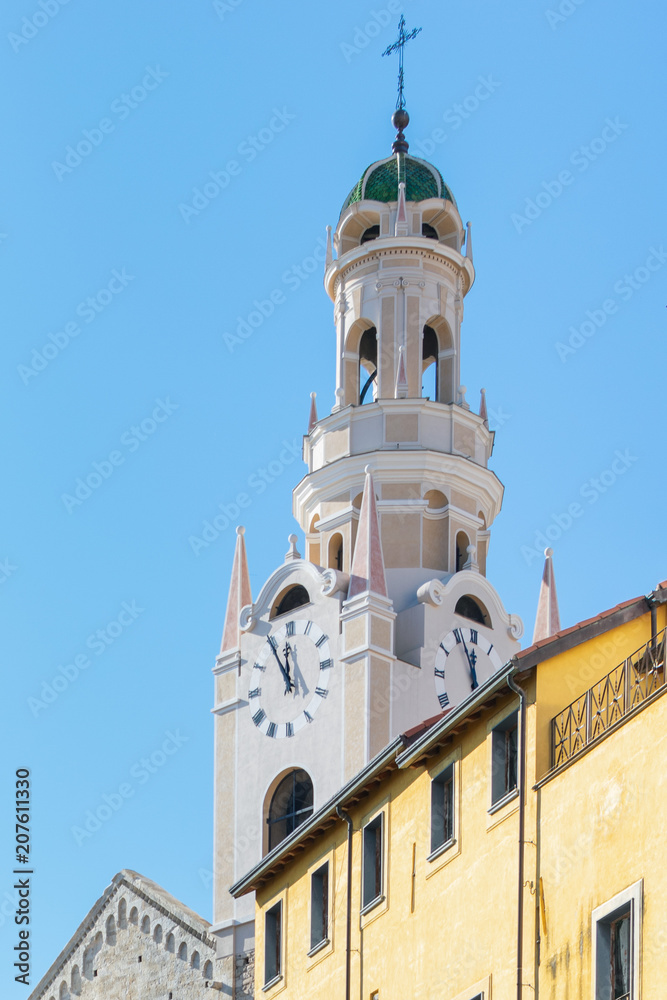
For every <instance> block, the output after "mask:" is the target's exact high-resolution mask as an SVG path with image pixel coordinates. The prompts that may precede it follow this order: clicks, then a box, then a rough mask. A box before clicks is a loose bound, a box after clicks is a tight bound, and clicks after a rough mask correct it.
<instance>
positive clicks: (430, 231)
mask: <svg viewBox="0 0 667 1000" xmlns="http://www.w3.org/2000/svg"><path fill="white" fill-rule="evenodd" d="M422 236H425V237H426V239H427V240H437V238H438V233H437V230H436V229H434V228H433V226H430V225H429V224H428V222H422Z"/></svg>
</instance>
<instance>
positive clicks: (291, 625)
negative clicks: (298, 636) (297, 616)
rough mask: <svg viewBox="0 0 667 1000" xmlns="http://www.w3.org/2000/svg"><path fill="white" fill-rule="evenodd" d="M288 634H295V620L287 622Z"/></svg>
mask: <svg viewBox="0 0 667 1000" xmlns="http://www.w3.org/2000/svg"><path fill="white" fill-rule="evenodd" d="M287 635H294V622H288V623H287Z"/></svg>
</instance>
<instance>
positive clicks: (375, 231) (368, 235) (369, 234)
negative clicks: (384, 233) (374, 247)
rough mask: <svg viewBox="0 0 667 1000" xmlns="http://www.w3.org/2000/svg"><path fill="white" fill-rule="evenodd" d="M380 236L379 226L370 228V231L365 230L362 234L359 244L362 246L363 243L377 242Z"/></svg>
mask: <svg viewBox="0 0 667 1000" xmlns="http://www.w3.org/2000/svg"><path fill="white" fill-rule="evenodd" d="M379 235H380V227H379V226H369V227H368V229H365V230H364V231H363V233H362V234H361V239H360V241H359V244H360V245H361V244H362V243H368V241H369V240H376V239H377V238H378V236H379Z"/></svg>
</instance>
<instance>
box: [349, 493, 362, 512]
mask: <svg viewBox="0 0 667 1000" xmlns="http://www.w3.org/2000/svg"><path fill="white" fill-rule="evenodd" d="M363 499H364V494H363V493H357V495H356V497H355V498H354V500H353V501H352V506H353V507H354V509H355V510H361V501H362V500H363Z"/></svg>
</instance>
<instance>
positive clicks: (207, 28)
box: [0, 0, 667, 997]
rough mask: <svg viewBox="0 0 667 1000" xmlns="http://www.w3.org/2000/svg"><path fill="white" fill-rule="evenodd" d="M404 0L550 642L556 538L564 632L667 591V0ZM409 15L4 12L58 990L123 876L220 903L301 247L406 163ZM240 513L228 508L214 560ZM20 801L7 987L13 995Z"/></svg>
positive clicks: (10, 469) (17, 722) (39, 939)
mask: <svg viewBox="0 0 667 1000" xmlns="http://www.w3.org/2000/svg"><path fill="white" fill-rule="evenodd" d="M404 9H405V14H406V18H407V21H408V27H409V28H410V27H412V26H413V25H421V26H423V29H424V30H423V31H422V33H421V34H420V35H419V37H418V39H416V40H415V41H414V42H411V43H410V46H409V47H408V49H407V54H406V97H407V105H408V109H409V111H410V114H411V124H410V127H409V130H408V133H407V137H408V139H409V141H410V143H411V149H412V151H413V152H419V151H421V152H422V153H424V154H428V158H429V159H431V160H432V161H433V162H434V163H435V164H436V165H437V166H438V167H439V168H440V170H441V171H442V173H443V175H444V177H445V179H446V181H447V183H448V184H449V186H450V187H451V189H452V191H453V192H454V194H455V197H456V199H457V202H458V205H459V208H460V211H461V214H462V216H463V218H464V220H467V219H471V220H472V223H473V240H474V250H475V265H476V269H477V280H476V284H475V286H474V288H473V290H472V291H471V293H470V294H469V296H468V298H467V299H466V315H465V320H464V325H463V334H462V344H463V347H462V354H463V360H462V371H463V381H464V382H465V384H466V385H467V386H468V399H469V401H470V402H471V404H472V405H473V406H475V407H476V406H477V404H478V399H479V389H480V387H482V386H485V387H486V389H487V397H488V402H489V408H490V410H491V422H492V427H495V429H496V430H497V435H496V449H495V453H494V457H493V468H494V469H495V471H496V472H497V473H498V475H499V477H500V478H501V480H502V481H503V483H504V484H505V487H506V495H505V502H504V508H503V511H502V513H501V515H500V516H499V517H498V519H497V521H496V523H495V526H494V528H493V531H492V544H491V551H490V561H489V567H488V572H489V577H490V579H491V580H492V582H493V583H494V584H495V585H496V587H497V588H498V590H499V592H500V594H501V596H502V597H503V599H504V602H505V605H506V607H507V609H508V610H509V611H511V612H515V613H518V614H520V615H521V616H522V617H523V619H524V621H525V624H526V632H527V639H528V640H529V638H530V634H531V633H532V624H533V619H534V614H535V606H536V601H537V594H538V588H539V580H540V574H541V567H542V559H541V556H540V555H538V552H540V553H541V550H542V549H543V548H544V539H545V537H547V538H548V540H549V541H551V542H552V544H553V547H554V549H555V553H556V555H555V570H556V579H557V583H558V590H559V597H560V604H561V616H562V621H563V624H564V625H570V624H573V623H575V622H576V621H579V620H581V619H584V618H587V617H589V616H591V615H594V614H596V613H597V612H599V611H601V610H603V609H605V608H607V607H610V606H612V605H614V604H616V603H618V602H619V601H622V600H625V599H627V598H630V597H633V596H636V595H637V594H641V593H645V592H647V591H648V590H650V589H652V587H653V586H655V584H656V583H657V582H658V581H659V580H661V579H664V578H665V577H667V546H666V544H665V533H664V530H663V527H662V524H661V512H662V509H663V505H664V494H665V486H666V484H665V462H664V457H663V454H662V448H661V444H660V442H661V440H662V434H661V427H662V418H663V412H662V411H663V406H662V400H663V399H664V371H665V348H664V330H665V320H666V317H667V313H666V311H665V306H666V300H665V294H664V289H665V276H666V275H667V254H666V252H665V247H664V245H663V242H662V241H663V240H665V239H666V235H665V233H666V229H665V215H666V212H667V210H666V208H665V199H664V193H663V188H664V164H665V152H666V151H665V130H664V121H665V90H664V44H663V39H664V28H665V24H664V21H665V14H664V6H663V5H662V4H660V5H659V4H658V3H656V2H647V3H645V4H642V5H641V6H640V7H635V8H633V10H632V12H629V9H628V7H627V5H626V4H624V3H621V2H620V0H609V2H608V3H606V4H604V5H602V4H601V3H600V2H599V0H579V3H575V2H574V0H559V2H552V3H549V2H548V0H544V2H535V0H532V2H530V3H529V2H527V0H518V2H513V3H511V4H507V3H500V2H493V0H492V2H486V3H482V2H481V0H471V2H468V3H466V4H464V5H458V6H456V5H446V4H441V3H435V2H433V0H406V2H405V5H404ZM399 13H400V9H399V8H398V7H397V4H396V3H395V2H392V3H389V2H387V0H378V3H377V4H374V5H373V4H370V3H369V4H364V3H352V2H351V0H339V2H338V3H337V4H336V5H321V6H320V5H314V4H305V3H294V4H292V5H290V6H288V7H285V6H284V5H277V4H272V3H270V2H269V0H219V2H218V3H212V2H210V0H208V2H206V0H201V2H199V3H187V4H186V3H185V2H182V3H180V4H177V3H173V2H172V3H165V4H160V5H149V4H137V3H136V2H132V3H130V2H128V0H115V2H114V3H111V2H109V0H98V2H96V3H95V4H94V5H93V4H83V3H81V2H79V0H69V2H68V3H67V4H65V5H62V6H61V5H60V4H59V3H58V0H42V2H41V4H40V2H39V0H9V2H8V3H7V4H5V6H4V8H3V12H2V24H1V26H0V45H4V58H3V59H2V62H1V65H0V81H1V83H2V93H3V95H4V97H3V103H4V116H3V117H4V123H5V124H4V136H5V141H4V154H5V155H4V156H3V158H2V165H1V166H0V182H1V189H2V191H3V192H4V197H3V199H2V208H1V211H0V263H1V266H2V279H3V288H2V306H1V308H2V329H3V336H2V356H3V357H2V360H3V363H2V367H1V373H0V379H1V388H2V404H3V415H4V423H5V430H4V433H3V435H2V440H1V443H0V448H1V449H2V469H3V472H4V476H3V485H4V489H3V491H2V508H3V516H2V522H1V528H0V615H1V616H2V622H1V624H2V635H3V642H2V647H1V648H2V661H3V662H2V666H3V677H4V683H5V688H6V691H7V692H8V697H7V698H6V700H5V701H4V719H3V727H2V730H3V744H4V752H3V762H4V764H3V781H2V788H3V790H4V792H3V795H4V802H5V805H4V807H3V808H4V809H7V810H8V811H9V810H10V807H11V801H12V790H13V781H14V777H13V776H14V771H15V769H16V768H17V767H22V766H28V767H30V768H31V770H32V773H33V800H34V823H33V843H34V864H35V875H34V877H33V878H34V886H33V890H34V894H33V912H32V916H33V924H32V931H33V936H32V943H33V949H34V965H33V972H34V976H33V980H32V981H33V983H36V982H37V980H38V978H39V977H40V976H41V974H42V973H43V972H44V971H45V969H46V968H47V967H48V965H49V964H50V962H51V961H52V960H53V959H54V958H55V956H56V954H57V953H58V951H59V950H60V948H61V947H62V946H63V945H64V944H65V942H66V940H67V939H68V938H69V936H70V934H71V933H72V932H73V931H74V929H75V928H76V927H77V925H78V923H79V922H80V920H81V919H82V918H83V916H84V914H85V912H86V911H87V909H88V908H89V906H91V905H92V903H93V902H94V900H95V899H96V898H97V897H98V896H99V895H100V894H101V892H102V891H103V889H104V887H105V886H106V885H107V884H108V883H109V881H110V879H111V877H112V876H113V874H114V873H115V872H116V871H118V870H119V869H121V868H123V867H129V868H134V869H137V870H138V871H140V872H142V873H144V874H146V875H147V876H149V877H151V878H153V879H155V880H156V881H157V882H159V883H160V884H162V885H163V886H164V887H165V888H167V889H168V890H169V891H170V892H172V893H173V894H174V895H175V896H177V897H179V898H180V899H182V900H183V901H184V902H186V903H187V904H188V905H189V906H191V907H192V908H193V909H195V910H197V911H198V912H200V913H201V914H202V915H203V916H205V917H207V918H210V916H211V890H210V884H209V879H208V874H207V873H208V872H209V870H210V865H211V848H212V836H211V827H212V801H211V799H212V721H211V716H210V714H209V709H210V707H211V704H212V694H213V688H212V678H211V674H210V667H211V666H212V664H213V660H214V657H215V654H216V652H217V649H218V646H219V641H220V634H221V630H222V623H223V616H224V608H225V602H226V595H227V588H228V580H229V571H230V565H231V558H232V552H233V546H234V539H235V534H234V526H235V525H236V524H237V523H239V522H240V521H242V522H243V523H244V524H245V525H246V528H247V534H246V539H247V546H248V553H249V560H250V569H251V575H252V584H253V591H254V592H255V593H256V592H257V591H258V590H259V588H260V586H261V584H262V582H263V581H264V579H265V578H266V577H267V576H268V574H269V573H270V572H271V570H272V569H273V568H275V566H276V565H278V564H280V563H281V562H282V559H283V555H284V552H285V551H286V549H287V536H288V534H289V533H290V532H291V531H293V530H294V529H295V524H294V521H293V519H292V516H291V490H292V487H293V486H294V485H295V484H296V483H297V482H298V480H299V479H300V478H301V476H302V474H303V466H302V464H301V461H300V458H299V457H298V449H299V444H300V439H301V435H302V434H303V432H304V431H305V429H306V424H307V417H308V407H309V393H310V392H311V391H316V392H317V393H318V406H319V410H320V414H323V413H325V412H327V410H328V408H329V407H330V406H331V405H332V404H333V399H334V389H335V385H334V367H333V365H334V333H333V324H332V310H331V304H330V302H329V300H328V299H327V297H326V295H325V293H324V291H323V288H322V281H321V278H322V271H321V267H319V266H318V268H317V270H315V271H312V270H310V268H311V263H310V258H311V257H312V255H313V252H314V251H315V250H317V248H318V247H319V246H320V245H321V243H320V241H321V240H322V238H323V236H324V232H325V226H326V225H327V224H331V225H335V223H336V221H337V218H338V213H339V210H340V206H341V204H342V203H343V201H344V199H345V197H346V195H347V193H348V191H349V189H350V188H351V187H352V185H353V184H354V183H355V182H356V180H357V179H358V178H359V176H360V174H361V172H362V171H363V169H364V168H365V167H366V166H367V165H368V164H369V163H370V162H372V161H373V160H375V159H378V158H381V157H383V156H385V155H387V154H388V153H389V151H390V145H391V141H392V138H393V133H392V129H391V125H390V116H391V113H392V110H393V106H394V101H395V76H396V65H395V61H394V60H388V59H381V58H380V53H381V51H382V50H383V49H384V48H385V46H386V45H387V44H389V43H390V42H391V41H393V39H394V37H395V31H396V23H397V21H398V16H399ZM68 147H70V150H71V151H70V152H68ZM77 147H78V151H77ZM230 164H231V165H230ZM212 174H213V175H214V176H215V175H217V178H218V180H217V181H214V180H213V179H212V177H211V175H212ZM206 185H209V186H208V188H206V187H205V186H206ZM196 189H198V190H199V191H200V192H202V194H200V195H199V196H197V194H196ZM207 190H208V192H209V195H210V197H208V196H207V195H206V194H205V193H204V192H205V191H207ZM196 198H198V200H195V199H196ZM193 207H194V208H195V209H196V212H193V211H192V209H193ZM272 295H273V303H272V304H273V311H272V312H271V311H270V307H269V305H264V311H265V312H266V313H267V314H268V313H270V314H269V315H266V316H265V317H264V318H263V322H262V323H261V324H259V325H258V326H257V327H256V328H255V329H254V330H253V332H252V335H251V336H249V337H247V338H246V339H243V338H241V337H239V336H238V334H237V329H238V327H239V324H240V323H242V321H244V320H246V319H247V317H248V315H249V314H250V313H251V312H253V311H254V310H255V309H256V308H257V306H256V302H259V303H267V302H268V303H271V301H272ZM241 328H242V329H245V328H244V327H243V326H242V327H241ZM281 456H282V458H281ZM91 473H96V474H97V477H98V479H99V485H97V486H96V487H95V488H94V489H91V490H90V495H85V489H82V488H81V487H79V495H78V496H77V495H76V492H75V491H76V489H77V481H78V480H79V479H83V480H85V479H86V477H87V476H89V475H90V474H91ZM93 482H95V483H97V480H96V479H95V478H93ZM242 492H245V493H249V494H250V496H251V501H252V502H251V503H250V506H249V507H248V508H247V509H245V510H243V511H242V512H239V511H237V510H236V509H235V498H236V497H237V496H238V494H239V493H242ZM573 505H574V508H573ZM221 506H222V509H223V510H226V512H227V518H228V521H229V525H228V527H227V528H225V529H224V530H221V531H219V532H218V535H217V537H215V538H212V539H211V540H210V541H208V542H207V543H206V545H203V546H196V545H193V543H192V539H193V537H198V538H201V537H202V532H203V530H204V524H205V522H206V521H210V520H211V519H212V518H213V517H215V516H216V515H217V514H218V513H220V510H221ZM573 509H575V510H576V511H577V513H576V514H573V513H572V510H573ZM195 548H196V549H197V551H195ZM100 632H101V634H100ZM56 677H60V678H64V681H63V680H61V681H59V683H58V685H57V686H58V688H60V690H59V691H56V690H54V688H53V685H52V682H53V679H54V678H56ZM65 682H66V683H65ZM45 685H46V686H45ZM49 690H50V691H51V693H52V694H54V695H55V697H53V699H52V700H51V701H50V703H48V704H47V703H46V702H43V695H44V693H45V692H46V693H47V695H48V692H49ZM31 699H34V700H33V701H31ZM42 702H43V707H39V704H37V703H42ZM168 734H171V735H168ZM165 741H168V743H167V745H168V747H169V752H165V751H164V749H163V745H164V744H165ZM152 755H154V756H153V761H159V762H160V763H159V764H155V763H152V764H150V768H147V766H146V765H145V764H144V763H142V761H145V760H146V759H148V760H149V763H150V760H151V757H152ZM121 786H123V787H125V789H126V792H127V794H125V795H124V794H122V793H121V792H119V789H120V788H121ZM128 789H129V790H128ZM104 803H106V804H108V810H107V811H110V812H111V815H110V817H109V819H108V820H107V821H105V822H104V823H102V824H100V828H99V829H98V830H96V831H95V832H94V833H93V834H92V835H90V836H87V837H83V838H82V837H81V835H80V834H77V828H79V829H81V828H82V827H83V824H84V822H85V819H86V815H87V812H88V810H91V811H95V810H97V809H98V808H99V806H100V805H101V804H104ZM114 806H115V808H114ZM8 815H9V819H8V820H7V821H5V820H3V822H2V824H1V825H0V828H1V829H2V837H1V838H0V848H1V850H0V857H2V858H3V859H4V863H3V865H2V866H0V942H2V947H1V949H0V951H1V953H2V956H3V957H2V972H1V975H2V977H3V982H8V983H9V986H8V987H7V989H6V992H5V993H4V995H6V996H8V997H9V996H11V997H14V996H17V997H18V996H25V995H26V992H25V987H23V986H20V985H16V984H14V983H13V982H12V981H11V980H12V970H11V968H10V966H11V960H10V958H9V957H8V956H9V953H10V951H11V947H12V946H13V944H14V933H15V928H14V925H13V923H12V921H11V918H10V917H9V916H8V913H10V912H12V898H13V897H12V890H11V886H12V876H11V859H12V844H11V842H10V840H8V839H7V834H8V830H9V825H8V823H10V822H11V815H10V813H9V812H8Z"/></svg>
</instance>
